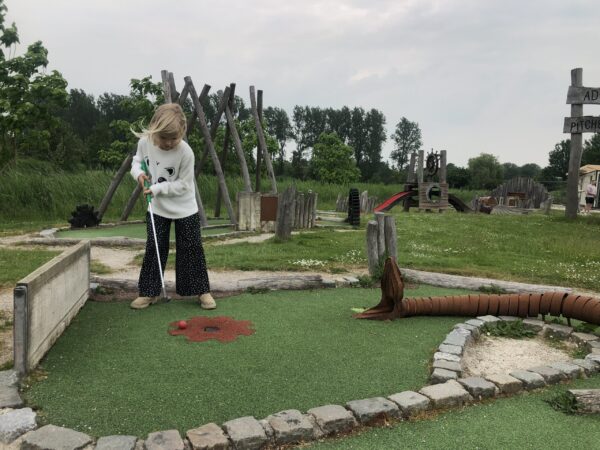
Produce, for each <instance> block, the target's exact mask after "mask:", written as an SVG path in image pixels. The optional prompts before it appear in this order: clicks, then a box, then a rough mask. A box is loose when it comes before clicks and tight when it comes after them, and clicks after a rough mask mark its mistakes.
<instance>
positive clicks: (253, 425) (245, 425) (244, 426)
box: [223, 416, 269, 450]
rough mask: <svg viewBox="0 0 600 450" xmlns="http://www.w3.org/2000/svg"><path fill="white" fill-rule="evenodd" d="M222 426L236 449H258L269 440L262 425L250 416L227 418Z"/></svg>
mask: <svg viewBox="0 0 600 450" xmlns="http://www.w3.org/2000/svg"><path fill="white" fill-rule="evenodd" d="M223 428H224V429H225V431H226V432H227V434H228V435H229V438H230V439H231V440H232V442H233V445H234V446H235V448H236V450H253V449H259V448H261V447H262V446H264V445H265V444H267V442H268V441H269V440H268V438H267V435H266V433H265V430H264V429H263V427H262V426H261V425H260V423H258V420H256V419H255V418H254V417H252V416H246V417H240V418H238V419H233V420H229V421H227V422H225V423H224V424H223Z"/></svg>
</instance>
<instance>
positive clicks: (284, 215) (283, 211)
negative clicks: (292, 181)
mask: <svg viewBox="0 0 600 450" xmlns="http://www.w3.org/2000/svg"><path fill="white" fill-rule="evenodd" d="M295 209H296V188H295V186H290V187H289V188H287V189H286V190H285V191H284V192H283V193H281V194H279V200H278V202H277V227H276V229H275V236H277V238H278V239H280V240H282V241H287V240H289V239H291V237H292V222H293V217H294V211H295Z"/></svg>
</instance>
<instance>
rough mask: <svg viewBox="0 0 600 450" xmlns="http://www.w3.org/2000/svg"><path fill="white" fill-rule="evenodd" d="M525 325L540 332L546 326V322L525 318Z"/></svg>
mask: <svg viewBox="0 0 600 450" xmlns="http://www.w3.org/2000/svg"><path fill="white" fill-rule="evenodd" d="M523 326H524V327H525V328H527V329H529V330H532V331H535V332H536V333H539V332H540V331H542V328H544V322H543V321H541V320H537V319H524V320H523Z"/></svg>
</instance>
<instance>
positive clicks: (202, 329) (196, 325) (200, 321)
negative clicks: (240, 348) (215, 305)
mask: <svg viewBox="0 0 600 450" xmlns="http://www.w3.org/2000/svg"><path fill="white" fill-rule="evenodd" d="M178 322H179V321H177V322H171V323H170V324H169V325H170V326H171V327H174V329H172V330H169V334H170V335H172V336H180V335H183V336H186V337H187V338H188V341H192V342H202V341H207V340H209V339H215V340H217V341H220V342H233V341H235V340H236V339H237V337H238V336H240V335H244V336H250V335H251V334H254V331H255V330H254V329H252V328H251V327H252V326H253V325H252V322H250V321H249V320H235V319H233V318H232V317H226V316H220V317H203V316H200V317H192V318H191V319H189V320H187V321H186V322H187V328H185V329H184V330H180V329H179V328H178V327H177V323H178Z"/></svg>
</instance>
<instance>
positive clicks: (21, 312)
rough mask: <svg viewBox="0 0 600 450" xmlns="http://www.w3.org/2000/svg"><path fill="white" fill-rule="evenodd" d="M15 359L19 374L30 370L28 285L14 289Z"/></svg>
mask: <svg viewBox="0 0 600 450" xmlns="http://www.w3.org/2000/svg"><path fill="white" fill-rule="evenodd" d="M13 311H14V312H13V330H14V333H13V361H14V363H13V364H14V368H15V370H16V371H17V373H18V374H19V375H24V374H26V373H27V372H28V371H29V363H28V362H27V360H28V359H29V355H28V353H29V352H28V348H29V342H28V339H29V338H28V336H29V320H28V318H29V311H28V302H27V286H16V287H15V288H14V290H13Z"/></svg>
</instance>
